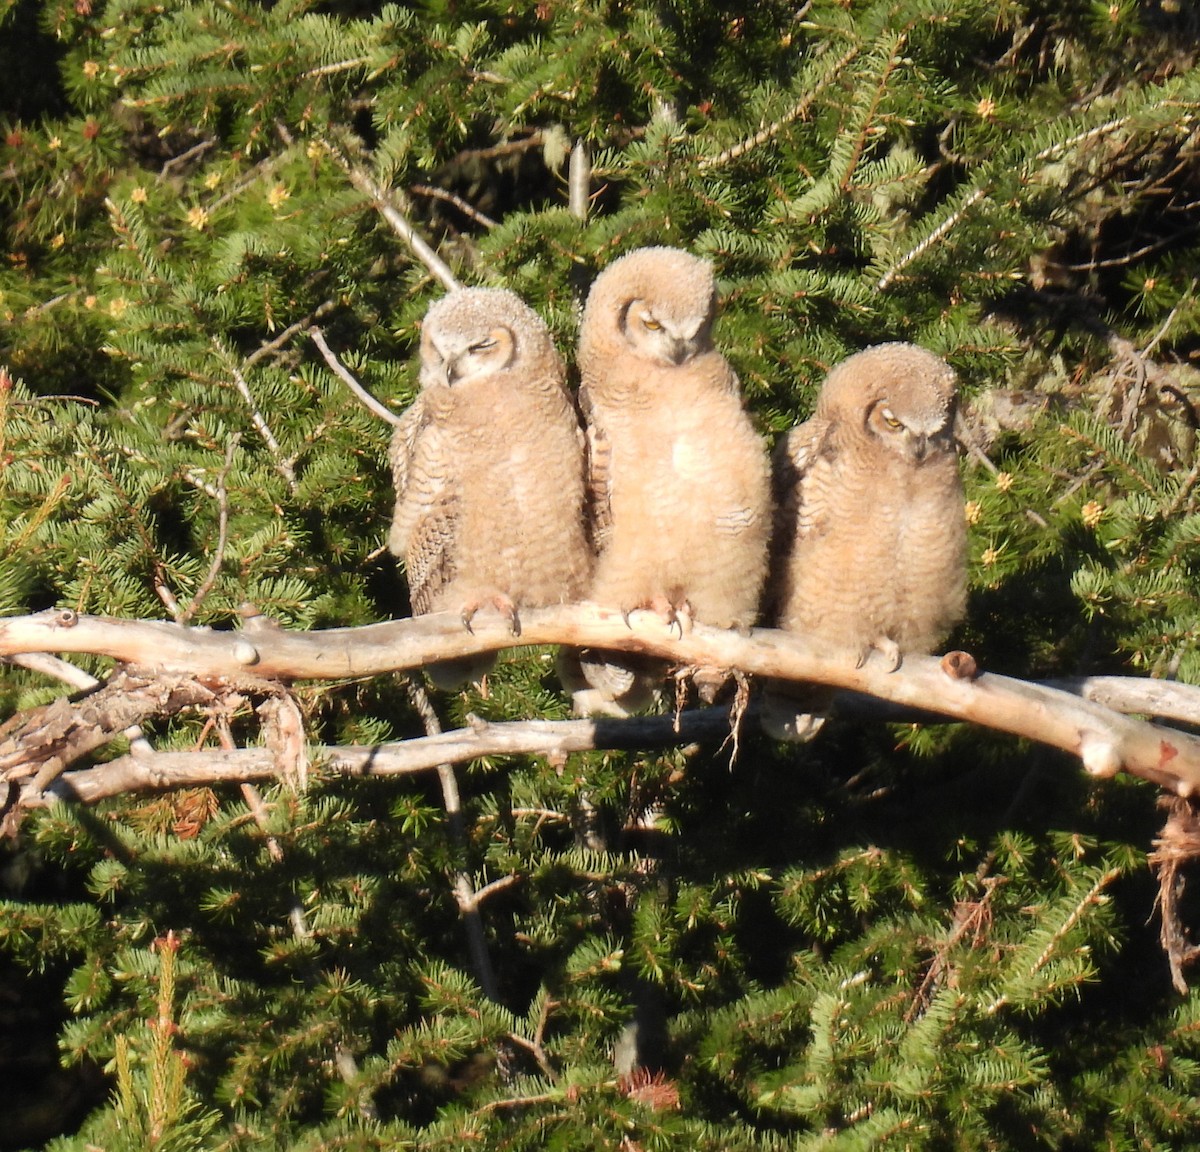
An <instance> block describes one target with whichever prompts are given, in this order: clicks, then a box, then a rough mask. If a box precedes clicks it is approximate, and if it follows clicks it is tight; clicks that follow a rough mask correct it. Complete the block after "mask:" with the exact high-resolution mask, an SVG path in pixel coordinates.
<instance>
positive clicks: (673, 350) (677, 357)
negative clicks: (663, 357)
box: [667, 338, 691, 364]
mask: <svg viewBox="0 0 1200 1152" xmlns="http://www.w3.org/2000/svg"><path fill="white" fill-rule="evenodd" d="M690 351H691V345H690V344H689V342H688V341H687V340H681V339H679V338H672V339H671V341H670V342H669V343H668V344H667V359H668V360H670V361H671V363H672V364H682V363H683V362H684V361H685V360H686V359H687V358H688V353H689V352H690Z"/></svg>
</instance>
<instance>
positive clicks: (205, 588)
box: [175, 432, 241, 624]
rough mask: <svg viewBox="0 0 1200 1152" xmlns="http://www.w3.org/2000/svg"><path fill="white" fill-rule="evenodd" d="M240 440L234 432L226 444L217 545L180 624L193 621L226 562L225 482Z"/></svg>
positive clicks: (220, 480) (220, 476)
mask: <svg viewBox="0 0 1200 1152" xmlns="http://www.w3.org/2000/svg"><path fill="white" fill-rule="evenodd" d="M240 440H241V436H239V435H238V433H236V432H234V433H233V434H232V435H231V436H230V437H229V443H228V444H226V445H225V466H224V467H223V468H222V469H221V471H220V473H219V474H218V476H217V546H216V548H215V549H214V550H213V557H212V561H211V563H210V564H209V566H208V573H207V575H206V576H205V577H204V579H203V580H202V581H201V583H200V587H199V588H197V589H196V594H195V596H193V597H192V602H191V603H190V604H189V605H188V606H187V607H186V608H185V609H183V611H182V612H180V613H179V614H178V615H177V616H176V617H175V618H176V620H178V621H179V623H180V624H189V623H191V621H192V618H193V617H194V616H195V615H196V612H197V611H198V610H199V608H200V606H201V605H202V604H203V603H204V601H205V599H206V598H207V596H208V594H209V592H211V591H212V588H213V585H214V584H215V583H216V582H217V576H218V575H219V574H220V571H221V566H222V565H223V564H224V563H225V548H226V546H227V545H228V543H229V489H228V488H227V487H226V483H225V482H226V480H227V479H228V478H229V471H230V469H231V468H232V467H233V457H234V454H235V453H236V452H237V446H238V442H239V441H240Z"/></svg>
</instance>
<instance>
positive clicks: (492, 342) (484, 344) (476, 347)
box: [471, 336, 496, 352]
mask: <svg viewBox="0 0 1200 1152" xmlns="http://www.w3.org/2000/svg"><path fill="white" fill-rule="evenodd" d="M495 347H496V338H495V337H494V336H488V337H485V338H484V339H483V340H479V341H477V342H476V343H474V344H472V345H471V351H472V352H490V351H491V350H492V349H493V348H495Z"/></svg>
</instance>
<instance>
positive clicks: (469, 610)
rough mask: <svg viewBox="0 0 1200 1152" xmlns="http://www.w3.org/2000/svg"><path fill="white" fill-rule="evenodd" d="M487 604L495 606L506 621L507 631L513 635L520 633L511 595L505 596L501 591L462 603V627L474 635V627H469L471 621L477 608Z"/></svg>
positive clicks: (518, 619) (515, 608) (519, 619)
mask: <svg viewBox="0 0 1200 1152" xmlns="http://www.w3.org/2000/svg"><path fill="white" fill-rule="evenodd" d="M488 604H490V605H491V606H492V607H493V608H495V609H496V611H497V612H499V613H500V615H501V616H503V617H504V618H505V619H506V620H507V621H508V628H509V631H510V632H511V633H512V634H513V635H514V636H520V635H521V618H520V617H519V616H518V615H517V606H516V604H515V603H514V602H513V599H512V597H511V596H506V595H505V594H504V593H503V592H497V593H496V594H495V595H494V596H482V597H480V598H479V599H477V600H468V601H467V602H466V603H465V604H464V605H463V607H462V614H461V615H460V617H459V618H460V619H461V620H462V625H463V627H464V628H465V629H466V630H467V631H468V632H470V633H471V635H472V636H474V635H475V629H474V628H472V627H471V621H472V620H474V619H475V614H476V613H477V612H478V611H479V609H480V608H483V607H484V606H485V605H488Z"/></svg>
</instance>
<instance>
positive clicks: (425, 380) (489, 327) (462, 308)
mask: <svg viewBox="0 0 1200 1152" xmlns="http://www.w3.org/2000/svg"><path fill="white" fill-rule="evenodd" d="M547 355H550V356H553V355H554V351H553V344H552V343H551V340H550V334H549V332H548V331H547V330H546V325H545V324H544V323H542V320H541V317H539V316H538V315H537V313H536V312H534V311H533V309H532V308H530V307H529V306H528V305H527V304H526V303H525V302H524V301H523V300H522V299H521V298H520V297H519V296H517V295H516V294H515V293H513V292H509V291H508V290H507V289H505V288H460V289H458V290H456V291H454V292H450V293H449V294H448V295H446V296H443V297H442V298H441V299H440V300H437V301H435V302H434V303H433V304H431V305H430V307H429V311H428V312H426V313H425V322H424V324H423V325H422V327H421V387H423V388H451V389H455V388H463V387H467V386H469V385H470V384H472V383H475V382H477V381H479V380H482V379H484V378H486V377H490V376H493V375H495V374H496V373H498V372H503V371H506V370H507V369H509V368H512V367H514V366H515V365H517V364H518V363H521V362H526V361H537V360H541V359H542V358H543V357H545V356H547Z"/></svg>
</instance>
